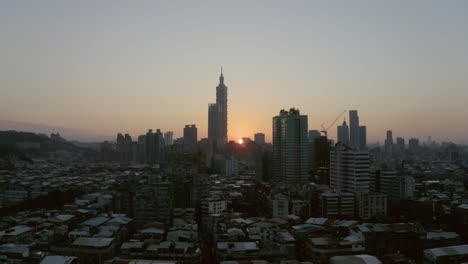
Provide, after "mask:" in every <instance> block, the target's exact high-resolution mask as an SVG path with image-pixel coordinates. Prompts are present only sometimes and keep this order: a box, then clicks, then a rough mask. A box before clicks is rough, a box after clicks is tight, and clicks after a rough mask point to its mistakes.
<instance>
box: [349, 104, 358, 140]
mask: <svg viewBox="0 0 468 264" xmlns="http://www.w3.org/2000/svg"><path fill="white" fill-rule="evenodd" d="M349 145H350V146H351V147H353V148H359V116H358V112H357V110H349Z"/></svg>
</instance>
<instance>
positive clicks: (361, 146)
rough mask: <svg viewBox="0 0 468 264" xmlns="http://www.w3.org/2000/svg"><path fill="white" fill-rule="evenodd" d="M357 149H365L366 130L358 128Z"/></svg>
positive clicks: (364, 127) (362, 127) (363, 127)
mask: <svg viewBox="0 0 468 264" xmlns="http://www.w3.org/2000/svg"><path fill="white" fill-rule="evenodd" d="M359 149H362V150H365V149H367V128H366V126H359Z"/></svg>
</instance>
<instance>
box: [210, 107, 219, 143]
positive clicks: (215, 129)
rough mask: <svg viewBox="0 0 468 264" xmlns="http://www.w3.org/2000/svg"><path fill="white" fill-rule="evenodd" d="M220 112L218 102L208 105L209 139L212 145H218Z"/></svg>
mask: <svg viewBox="0 0 468 264" xmlns="http://www.w3.org/2000/svg"><path fill="white" fill-rule="evenodd" d="M219 116H220V112H219V107H218V105H217V104H209V105H208V140H209V142H210V143H211V144H212V146H217V145H218V140H219V132H220V131H219V125H218V120H219Z"/></svg>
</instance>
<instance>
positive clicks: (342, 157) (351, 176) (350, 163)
mask: <svg viewBox="0 0 468 264" xmlns="http://www.w3.org/2000/svg"><path fill="white" fill-rule="evenodd" d="M330 187H331V188H332V189H334V190H337V191H340V192H353V193H357V192H365V191H369V190H370V177H369V152H368V151H366V150H356V149H353V148H351V147H349V146H346V145H342V144H336V145H335V148H334V149H332V150H331V151H330Z"/></svg>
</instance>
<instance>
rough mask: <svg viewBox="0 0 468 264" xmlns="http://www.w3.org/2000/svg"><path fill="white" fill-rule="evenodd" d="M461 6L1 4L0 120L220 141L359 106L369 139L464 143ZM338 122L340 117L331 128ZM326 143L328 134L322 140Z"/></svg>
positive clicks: (465, 62) (467, 115) (465, 52)
mask: <svg viewBox="0 0 468 264" xmlns="http://www.w3.org/2000/svg"><path fill="white" fill-rule="evenodd" d="M467 14H468V1H427V0H424V1H375V0H369V1H348V0H343V1H260V0H255V1H81V0H80V1H19V0H12V1H1V2H0V89H1V94H0V120H11V121H20V122H31V123H40V124H47V125H53V126H61V127H71V128H80V129H85V130H88V131H92V132H94V133H96V134H100V135H103V134H108V135H110V136H113V135H114V134H116V133H117V132H124V133H125V132H128V133H130V134H131V135H132V136H137V135H139V134H143V133H145V132H146V131H147V129H148V128H152V129H156V128H160V129H162V130H164V131H166V130H173V131H174V132H175V136H181V134H182V128H183V126H184V125H185V124H191V123H195V124H196V125H197V127H198V128H199V136H201V137H204V136H206V133H207V117H208V113H207V111H208V103H211V102H215V87H216V85H217V84H218V76H219V68H220V66H221V65H222V66H223V68H224V75H225V82H226V84H227V86H228V112H229V115H228V121H229V125H228V130H229V132H228V134H229V138H230V139H237V138H239V137H242V136H250V137H253V133H255V132H265V133H266V134H267V138H268V139H269V138H270V137H271V127H272V124H271V122H272V117H273V116H274V115H276V114H278V112H279V110H280V109H281V108H290V107H292V106H295V107H298V108H299V109H300V111H301V113H303V114H307V115H308V116H309V129H318V128H319V127H320V124H322V123H323V122H325V121H333V120H334V119H335V117H336V116H337V115H338V114H339V113H340V112H341V111H342V110H348V109H358V110H359V115H360V119H361V123H364V124H365V125H367V127H368V135H369V141H376V140H380V141H382V138H383V137H384V136H385V131H386V130H387V129H392V130H393V132H394V136H405V137H411V136H416V137H420V138H422V139H425V138H426V137H427V136H429V135H431V136H432V138H433V139H436V140H449V139H450V140H454V141H464V142H468V103H467V99H468V15H467ZM340 122H342V120H340ZM330 134H331V135H332V136H333V137H334V136H335V134H336V126H334V127H333V128H332V130H331V132H330Z"/></svg>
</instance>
